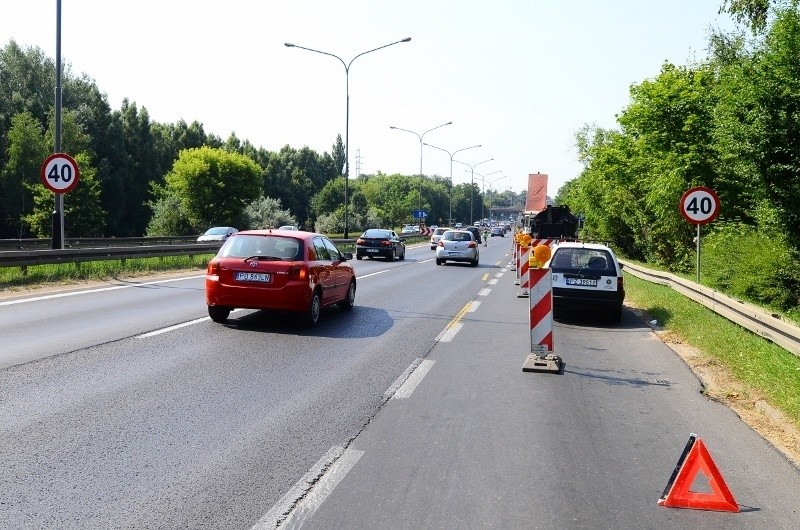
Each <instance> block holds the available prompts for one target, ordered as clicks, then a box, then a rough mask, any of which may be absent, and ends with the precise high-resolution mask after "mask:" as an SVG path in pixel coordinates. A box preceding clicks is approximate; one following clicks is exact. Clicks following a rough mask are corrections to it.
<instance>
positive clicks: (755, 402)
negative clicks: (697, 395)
mask: <svg viewBox="0 0 800 530" xmlns="http://www.w3.org/2000/svg"><path fill="white" fill-rule="evenodd" d="M625 303H626V305H628V301H626V302H625ZM631 309H633V310H634V311H635V312H636V313H637V314H638V315H639V316H640V317H641V318H642V320H643V321H644V322H648V323H649V322H650V321H651V317H650V316H648V315H647V314H646V313H645V312H644V311H643V310H642V309H640V308H636V307H631ZM651 327H652V328H653V332H654V333H655V334H656V335H657V336H658V337H659V338H660V339H661V341H662V342H663V343H664V344H666V345H667V346H669V347H670V348H671V349H672V350H673V351H674V352H675V353H677V354H678V356H680V358H681V359H683V361H684V362H685V363H686V364H687V365H688V366H689V368H691V369H692V371H693V372H694V373H695V375H697V377H698V378H699V379H700V382H701V383H702V385H703V394H704V395H705V396H706V397H708V398H709V399H712V400H714V401H717V402H719V403H723V404H725V405H726V406H728V407H729V408H730V409H731V410H733V411H734V412H735V413H736V414H738V415H739V417H740V418H741V419H742V421H744V422H745V423H747V424H748V425H749V426H750V427H751V428H753V430H755V431H756V432H757V433H758V434H760V435H761V436H762V437H763V438H764V439H766V440H767V441H768V442H770V443H771V444H772V445H773V446H775V447H776V448H777V449H778V450H779V451H780V452H781V453H783V454H784V455H786V457H787V458H788V459H789V460H791V461H792V462H793V463H794V464H795V465H796V466H798V467H800V428H798V427H797V426H796V425H795V424H794V423H793V422H792V421H791V420H790V419H789V418H787V417H786V415H784V414H783V413H782V412H781V411H779V410H778V409H776V408H775V407H773V406H771V405H770V404H769V403H768V402H767V400H766V399H765V397H764V396H762V395H760V394H759V392H758V391H757V390H756V389H753V388H752V387H749V386H747V385H745V384H744V383H742V382H741V381H740V380H738V379H737V378H736V377H734V376H733V374H731V373H730V371H728V370H727V369H726V368H725V367H724V366H722V364H721V363H720V362H719V361H718V360H717V359H715V358H713V357H711V356H710V355H707V354H705V353H703V352H702V351H700V350H698V349H697V348H695V347H694V346H692V345H691V344H688V343H685V342H684V341H683V340H682V339H681V337H680V336H678V335H677V334H676V333H674V332H672V331H669V330H664V329H661V328H659V327H657V326H651Z"/></svg>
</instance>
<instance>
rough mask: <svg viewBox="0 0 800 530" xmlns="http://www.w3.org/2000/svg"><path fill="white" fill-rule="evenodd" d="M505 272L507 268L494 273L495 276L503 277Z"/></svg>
mask: <svg viewBox="0 0 800 530" xmlns="http://www.w3.org/2000/svg"><path fill="white" fill-rule="evenodd" d="M504 272H506V270H505V269H501V270H500V272H498V273H497V274H495V275H494V277H495V278H502V277H503V273H504Z"/></svg>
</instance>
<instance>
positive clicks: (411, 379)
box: [392, 359, 436, 399]
mask: <svg viewBox="0 0 800 530" xmlns="http://www.w3.org/2000/svg"><path fill="white" fill-rule="evenodd" d="M435 362H436V361H432V360H429V359H426V360H424V361H422V362H421V363H419V366H417V369H416V370H414V371H413V372H411V375H410V376H408V379H406V380H405V382H404V383H403V384H402V385H400V388H398V389H397V391H396V392H395V393H394V394H393V395H392V399H405V398H408V397H410V396H411V394H412V393H413V392H414V389H416V388H417V385H419V384H420V383H421V382H422V378H423V377H425V374H427V373H428V370H430V369H431V367H432V366H433V365H434V363H435Z"/></svg>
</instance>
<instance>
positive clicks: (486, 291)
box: [478, 289, 492, 296]
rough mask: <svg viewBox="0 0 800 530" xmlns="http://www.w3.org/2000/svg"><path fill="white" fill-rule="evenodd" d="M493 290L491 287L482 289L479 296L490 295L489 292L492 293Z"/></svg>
mask: <svg viewBox="0 0 800 530" xmlns="http://www.w3.org/2000/svg"><path fill="white" fill-rule="evenodd" d="M491 292H492V290H491V289H481V290H480V291H479V292H478V296H489V293H491Z"/></svg>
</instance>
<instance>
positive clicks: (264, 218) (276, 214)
mask: <svg viewBox="0 0 800 530" xmlns="http://www.w3.org/2000/svg"><path fill="white" fill-rule="evenodd" d="M283 225H295V226H297V219H295V218H294V217H293V216H292V212H290V211H289V210H284V209H283V208H282V207H281V201H280V199H272V198H270V197H259V198H258V199H256V200H255V201H253V202H251V203H250V204H248V205H247V207H245V209H244V224H243V225H242V226H243V227H244V228H250V229H254V228H277V227H279V226H283Z"/></svg>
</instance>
